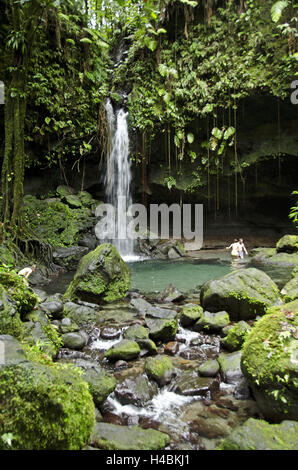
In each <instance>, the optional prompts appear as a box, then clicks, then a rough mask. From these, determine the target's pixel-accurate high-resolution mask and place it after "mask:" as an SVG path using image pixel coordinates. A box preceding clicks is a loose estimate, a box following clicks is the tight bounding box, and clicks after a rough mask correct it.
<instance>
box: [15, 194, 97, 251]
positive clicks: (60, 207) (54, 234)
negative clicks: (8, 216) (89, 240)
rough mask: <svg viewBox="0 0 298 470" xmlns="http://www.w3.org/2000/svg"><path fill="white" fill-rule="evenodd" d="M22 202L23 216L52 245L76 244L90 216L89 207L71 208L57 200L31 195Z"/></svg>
mask: <svg viewBox="0 0 298 470" xmlns="http://www.w3.org/2000/svg"><path fill="white" fill-rule="evenodd" d="M24 202H25V216H26V219H27V221H28V223H29V224H30V227H31V228H32V229H33V230H34V231H35V233H36V234H37V235H38V236H39V237H40V238H41V239H42V240H44V241H45V242H47V243H49V244H50V245H52V246H70V245H75V244H77V242H78V238H79V233H80V231H81V230H82V229H83V228H84V226H85V225H86V224H88V221H89V218H90V216H91V212H89V209H86V208H76V209H71V208H70V207H69V206H68V205H67V204H64V203H63V202H60V201H57V200H53V201H51V200H49V201H47V200H45V201H41V200H38V199H36V198H35V197H33V196H26V197H25V198H24Z"/></svg>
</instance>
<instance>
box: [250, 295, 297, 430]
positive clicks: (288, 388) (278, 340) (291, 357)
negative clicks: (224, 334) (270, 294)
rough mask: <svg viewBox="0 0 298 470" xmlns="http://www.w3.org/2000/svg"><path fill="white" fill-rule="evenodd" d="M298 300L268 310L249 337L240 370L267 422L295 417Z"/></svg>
mask: <svg viewBox="0 0 298 470" xmlns="http://www.w3.org/2000/svg"><path fill="white" fill-rule="evenodd" d="M297 352H298V300H295V301H293V302H290V303H287V304H284V305H281V306H279V307H274V308H270V309H268V313H267V315H265V316H264V317H263V318H261V319H260V320H258V321H257V322H256V323H255V325H254V327H253V328H252V330H251V331H250V333H249V334H248V336H247V338H246V340H245V343H244V345H243V349H242V354H243V355H242V360H241V368H242V371H243V373H244V375H245V377H246V378H247V380H248V383H249V385H250V387H251V389H252V392H253V395H254V397H255V399H256V401H257V403H258V406H259V408H260V410H261V412H262V414H263V416H264V418H265V419H267V420H268V421H270V422H280V421H282V420H284V419H297V416H298V366H297V364H298V361H297V359H298V356H297Z"/></svg>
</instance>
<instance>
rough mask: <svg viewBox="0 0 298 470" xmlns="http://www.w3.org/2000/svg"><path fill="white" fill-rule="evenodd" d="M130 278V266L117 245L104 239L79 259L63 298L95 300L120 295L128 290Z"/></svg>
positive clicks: (119, 297) (108, 300) (97, 301)
mask: <svg viewBox="0 0 298 470" xmlns="http://www.w3.org/2000/svg"><path fill="white" fill-rule="evenodd" d="M130 278H131V273H130V270H129V268H128V267H127V266H126V264H125V263H124V261H123V260H122V258H121V257H120V255H119V253H118V252H117V250H116V248H115V247H114V246H113V245H111V244H109V243H104V244H102V245H99V246H98V247H97V248H96V249H95V250H93V251H91V252H90V253H88V254H87V255H85V256H84V257H83V258H82V259H81V261H80V264H79V267H78V269H77V272H76V274H75V277H74V280H73V281H72V282H71V284H70V286H69V288H68V289H67V291H66V293H65V299H71V300H73V299H76V298H80V299H82V300H86V301H87V302H96V303H100V302H110V301H114V300H117V299H121V298H123V297H125V296H126V294H127V291H128V289H129V287H130Z"/></svg>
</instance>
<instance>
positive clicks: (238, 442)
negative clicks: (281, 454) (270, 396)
mask: <svg viewBox="0 0 298 470" xmlns="http://www.w3.org/2000/svg"><path fill="white" fill-rule="evenodd" d="M219 450H298V422H297V421H283V422H282V423H281V424H269V423H267V422H266V421H263V420H261V419H254V418H249V419H248V420H247V421H245V423H244V424H242V426H239V427H237V428H236V429H234V431H233V432H232V433H231V434H230V435H229V436H228V437H227V438H226V439H224V441H222V442H221V444H220V446H219Z"/></svg>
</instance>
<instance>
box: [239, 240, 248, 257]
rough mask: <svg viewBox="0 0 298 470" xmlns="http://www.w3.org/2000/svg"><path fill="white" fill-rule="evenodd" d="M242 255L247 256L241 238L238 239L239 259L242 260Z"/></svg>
mask: <svg viewBox="0 0 298 470" xmlns="http://www.w3.org/2000/svg"><path fill="white" fill-rule="evenodd" d="M244 253H245V254H246V255H247V256H248V252H247V249H246V248H245V245H244V242H243V238H239V257H240V258H241V259H243V258H244Z"/></svg>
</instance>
